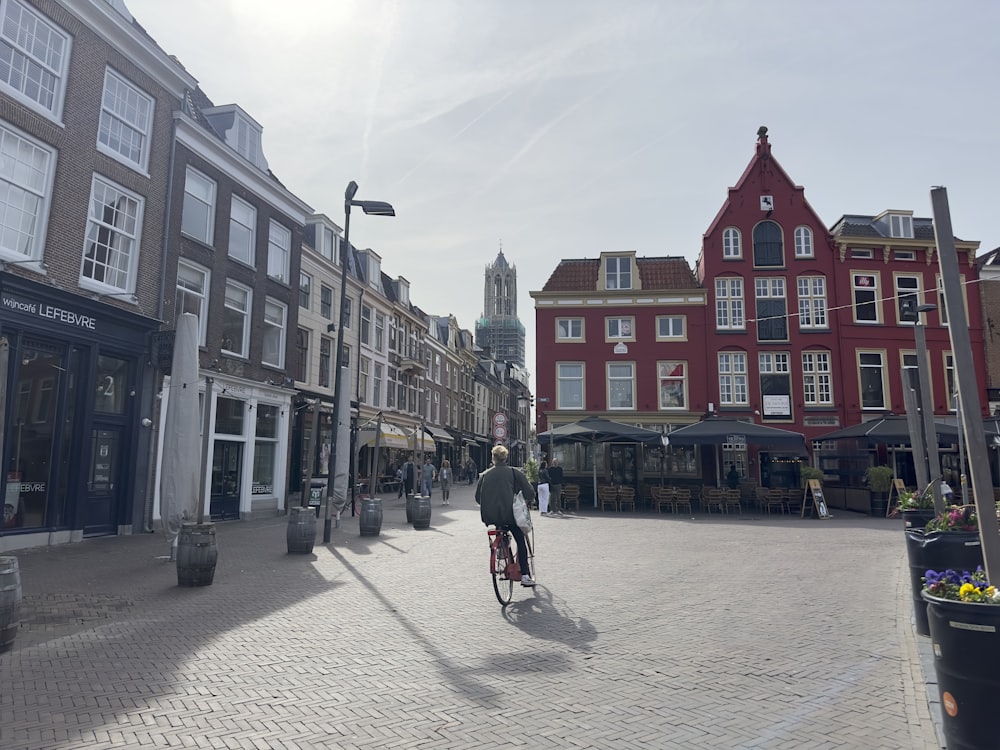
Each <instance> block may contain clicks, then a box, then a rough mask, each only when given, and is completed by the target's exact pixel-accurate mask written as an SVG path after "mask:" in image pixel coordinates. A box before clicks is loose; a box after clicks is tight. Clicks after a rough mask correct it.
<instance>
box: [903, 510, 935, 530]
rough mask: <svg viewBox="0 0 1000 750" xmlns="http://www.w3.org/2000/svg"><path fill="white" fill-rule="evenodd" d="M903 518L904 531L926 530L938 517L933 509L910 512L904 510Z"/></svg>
mask: <svg viewBox="0 0 1000 750" xmlns="http://www.w3.org/2000/svg"><path fill="white" fill-rule="evenodd" d="M900 515H901V516H902V517H903V528H904V529H919V530H920V531H923V530H924V527H925V526H926V525H927V524H928V523H929V522H930V521H933V520H934V518H935V516H936V515H937V514H936V513H935V512H934V509H933V508H911V509H910V510H904V511H901V512H900Z"/></svg>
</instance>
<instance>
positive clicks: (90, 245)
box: [80, 174, 145, 293]
mask: <svg viewBox="0 0 1000 750" xmlns="http://www.w3.org/2000/svg"><path fill="white" fill-rule="evenodd" d="M109 199H113V201H112V203H110V204H109V203H108V200H109ZM122 201H124V202H125V204H126V207H128V206H131V207H132V208H131V209H128V208H127V209H126V210H125V211H122V210H121V209H120V205H121V203H122ZM88 206H89V210H88V212H87V236H86V238H85V240H84V244H83V257H82V258H81V263H80V286H81V287H82V288H84V289H90V290H93V291H96V292H98V293H105V292H109V293H117V292H133V291H135V275H136V268H137V266H138V264H139V252H140V243H141V240H142V214H143V210H144V208H145V200H144V199H143V197H142V196H141V195H139V194H138V193H133V192H132V191H131V190H128V189H126V188H124V187H122V186H121V185H119V184H117V183H114V182H112V181H111V180H109V179H107V178H106V177H102V176H101V175H98V174H95V175H94V176H93V178H92V180H91V183H90V202H89V203H88ZM98 206H100V207H101V209H102V213H101V215H100V216H95V215H94V211H95V209H96V208H97V207H98ZM109 207H112V208H113V212H114V216H113V217H112V218H111V219H110V220H109V218H108V217H107V216H106V212H105V209H107V208H109ZM95 246H97V247H99V248H101V249H102V250H103V252H94V249H95ZM102 255H103V257H102ZM100 268H103V269H104V273H103V278H101V279H98V278H95V275H96V274H97V272H98V269H100ZM109 274H113V275H114V276H115V277H116V278H114V279H112V280H109V278H108V276H109Z"/></svg>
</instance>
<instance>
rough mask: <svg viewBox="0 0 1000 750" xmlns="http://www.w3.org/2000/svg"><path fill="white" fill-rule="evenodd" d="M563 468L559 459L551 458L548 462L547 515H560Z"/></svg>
mask: <svg viewBox="0 0 1000 750" xmlns="http://www.w3.org/2000/svg"><path fill="white" fill-rule="evenodd" d="M562 485H563V470H562V466H560V465H559V459H558V458H553V459H552V463H551V464H549V515H550V516H561V515H562V514H563V512H562V504H561V501H562Z"/></svg>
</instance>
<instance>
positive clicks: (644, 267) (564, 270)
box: [542, 257, 700, 292]
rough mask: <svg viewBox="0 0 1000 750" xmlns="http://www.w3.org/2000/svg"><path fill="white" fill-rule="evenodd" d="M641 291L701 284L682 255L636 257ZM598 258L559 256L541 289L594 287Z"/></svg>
mask: <svg viewBox="0 0 1000 750" xmlns="http://www.w3.org/2000/svg"><path fill="white" fill-rule="evenodd" d="M635 263H636V266H637V267H638V270H639V280H640V282H641V284H642V289H643V291H650V290H654V289H697V288H698V287H699V286H700V284H699V283H698V280H697V279H696V278H695V275H694V272H693V271H692V270H691V266H689V265H688V262H687V260H686V259H685V258H680V257H662V258H636V259H635ZM600 268H601V261H600V259H599V258H574V259H569V260H562V261H560V262H559V265H558V266H556V269H555V270H554V271H553V272H552V275H551V276H549V280H548V281H546V282H545V286H544V287H542V291H543V292H593V291H597V276H598V272H599V271H600Z"/></svg>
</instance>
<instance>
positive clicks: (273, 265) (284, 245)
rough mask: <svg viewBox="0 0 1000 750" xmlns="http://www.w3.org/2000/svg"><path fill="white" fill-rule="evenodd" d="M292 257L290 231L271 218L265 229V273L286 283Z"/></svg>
mask: <svg viewBox="0 0 1000 750" xmlns="http://www.w3.org/2000/svg"><path fill="white" fill-rule="evenodd" d="M291 257H292V231H291V230H290V229H289V228H288V227H285V226H282V225H281V224H279V223H278V222H277V221H275V220H274V219H271V221H270V225H269V226H268V230H267V275H268V277H270V278H272V279H274V280H276V281H280V282H281V283H283V284H287V283H288V280H289V273H290V271H289V267H290V263H291Z"/></svg>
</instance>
